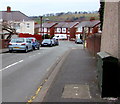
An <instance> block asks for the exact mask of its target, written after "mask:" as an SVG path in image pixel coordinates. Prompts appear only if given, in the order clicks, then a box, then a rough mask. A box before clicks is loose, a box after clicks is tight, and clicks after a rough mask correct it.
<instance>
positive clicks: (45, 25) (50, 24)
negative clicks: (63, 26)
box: [43, 22, 57, 28]
mask: <svg viewBox="0 0 120 104" xmlns="http://www.w3.org/2000/svg"><path fill="white" fill-rule="evenodd" d="M56 24H57V23H56V22H55V23H43V27H44V28H51V27H52V26H54V25H56Z"/></svg>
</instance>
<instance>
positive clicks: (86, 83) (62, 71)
mask: <svg viewBox="0 0 120 104" xmlns="http://www.w3.org/2000/svg"><path fill="white" fill-rule="evenodd" d="M96 76H97V67H96V59H95V57H92V56H91V55H90V54H89V53H88V51H87V50H84V49H79V48H73V49H71V51H70V52H69V54H68V55H67V57H66V58H65V60H64V62H63V63H62V65H61V67H59V71H58V73H57V74H56V76H55V78H54V79H53V81H52V84H51V86H50V88H49V89H48V91H47V93H46V95H45V97H44V98H43V101H42V102H44V103H45V104H46V103H47V102H52V103H50V104H53V103H58V102H62V103H63V102H69V103H70V102H74V103H78V104H80V103H81V104H82V103H83V104H120V102H118V101H115V100H105V99H102V98H101V94H100V90H99V89H98V82H97V77H96ZM74 103H73V104H74ZM60 104H61V103H60Z"/></svg>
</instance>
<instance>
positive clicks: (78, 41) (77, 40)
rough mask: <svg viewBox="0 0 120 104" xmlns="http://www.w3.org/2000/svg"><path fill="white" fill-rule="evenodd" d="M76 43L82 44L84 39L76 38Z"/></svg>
mask: <svg viewBox="0 0 120 104" xmlns="http://www.w3.org/2000/svg"><path fill="white" fill-rule="evenodd" d="M75 43H76V44H82V43H83V41H82V40H81V39H76V40H75Z"/></svg>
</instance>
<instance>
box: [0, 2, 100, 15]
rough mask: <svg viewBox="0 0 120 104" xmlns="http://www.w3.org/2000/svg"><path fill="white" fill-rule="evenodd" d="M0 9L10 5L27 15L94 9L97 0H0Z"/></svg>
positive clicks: (98, 5)
mask: <svg viewBox="0 0 120 104" xmlns="http://www.w3.org/2000/svg"><path fill="white" fill-rule="evenodd" d="M0 1H1V3H0V7H1V8H0V10H6V7H7V6H10V7H11V9H12V10H18V11H21V12H23V13H24V14H26V15H28V16H40V15H43V14H47V13H58V12H68V11H70V12H75V11H96V10H99V7H100V4H99V0H0Z"/></svg>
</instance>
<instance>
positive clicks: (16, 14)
mask: <svg viewBox="0 0 120 104" xmlns="http://www.w3.org/2000/svg"><path fill="white" fill-rule="evenodd" d="M0 15H1V16H0V20H4V21H30V20H31V19H30V18H29V17H28V16H26V15H25V14H23V13H22V12H20V11H11V8H10V7H7V11H0Z"/></svg>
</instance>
